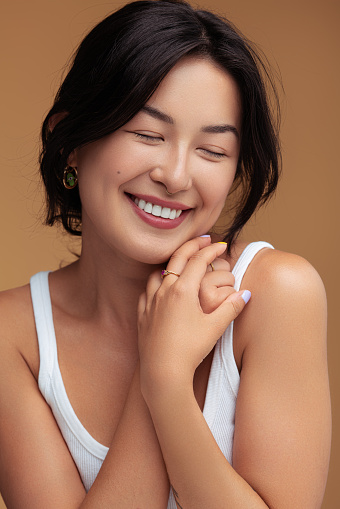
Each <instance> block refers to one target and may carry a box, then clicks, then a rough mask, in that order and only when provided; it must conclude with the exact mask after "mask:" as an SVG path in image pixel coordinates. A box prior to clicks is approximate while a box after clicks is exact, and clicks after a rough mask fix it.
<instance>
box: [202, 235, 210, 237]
mask: <svg viewBox="0 0 340 509" xmlns="http://www.w3.org/2000/svg"><path fill="white" fill-rule="evenodd" d="M200 237H210V235H200Z"/></svg>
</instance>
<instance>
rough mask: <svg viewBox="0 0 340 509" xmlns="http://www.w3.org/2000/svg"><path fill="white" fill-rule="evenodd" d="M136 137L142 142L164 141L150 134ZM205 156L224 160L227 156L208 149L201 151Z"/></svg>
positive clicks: (136, 134) (140, 134) (139, 134)
mask: <svg viewBox="0 0 340 509" xmlns="http://www.w3.org/2000/svg"><path fill="white" fill-rule="evenodd" d="M134 135H135V136H136V137H137V138H141V139H142V140H148V141H157V140H163V138H161V137H158V136H150V135H149V134H142V133H134ZM200 150H201V151H202V152H204V153H205V154H207V155H209V156H210V157H215V158H216V159H222V158H223V157H226V154H223V153H221V152H213V151H212V150H207V149H206V148H201V149H200Z"/></svg>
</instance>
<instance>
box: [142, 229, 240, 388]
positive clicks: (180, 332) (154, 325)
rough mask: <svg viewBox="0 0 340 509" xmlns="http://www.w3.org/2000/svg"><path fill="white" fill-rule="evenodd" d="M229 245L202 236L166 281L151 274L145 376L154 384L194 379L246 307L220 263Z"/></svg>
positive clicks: (145, 299)
mask: <svg viewBox="0 0 340 509" xmlns="http://www.w3.org/2000/svg"><path fill="white" fill-rule="evenodd" d="M225 249H226V244H224V243H215V244H211V240H210V238H202V237H198V238H195V239H192V240H190V241H188V242H186V243H185V244H183V245H182V246H181V247H180V248H179V249H178V250H177V251H175V253H174V254H173V255H172V257H171V259H170V261H169V263H168V265H167V270H169V271H173V272H175V273H177V274H180V277H178V276H177V275H174V274H169V275H167V276H166V277H165V278H164V279H162V278H161V275H160V272H159V271H157V272H154V273H153V274H151V276H150V278H149V280H148V283H147V287H146V291H145V293H143V294H142V295H141V296H140V300H139V305H138V344H139V354H140V363H141V372H143V373H144V374H145V373H147V374H148V375H151V376H152V378H153V379H154V380H159V379H160V377H162V378H163V379H164V377H166V378H167V379H168V380H169V382H171V380H175V379H176V380H178V379H180V380H187V381H188V380H191V381H192V379H193V376H194V373H195V370H196V368H197V366H198V365H199V364H200V363H201V362H202V360H203V359H204V358H205V357H206V356H207V355H208V354H209V352H210V351H211V350H212V349H213V347H214V345H215V344H216V342H217V340H218V339H219V337H220V336H221V335H222V334H223V332H224V331H225V330H226V328H227V327H228V325H229V324H230V323H231V322H232V321H233V320H234V319H235V318H236V317H237V316H238V314H239V313H240V312H241V311H242V310H243V308H244V306H245V300H244V298H242V295H243V294H244V291H239V292H236V291H235V289H234V287H233V285H234V282H235V280H234V276H233V274H232V273H231V272H230V266H229V264H228V262H227V261H225V260H222V259H219V260H217V261H216V263H215V266H216V270H215V271H211V268H210V267H209V265H210V263H212V262H214V260H216V258H218V257H219V256H221V255H222V254H223V252H224V251H225Z"/></svg>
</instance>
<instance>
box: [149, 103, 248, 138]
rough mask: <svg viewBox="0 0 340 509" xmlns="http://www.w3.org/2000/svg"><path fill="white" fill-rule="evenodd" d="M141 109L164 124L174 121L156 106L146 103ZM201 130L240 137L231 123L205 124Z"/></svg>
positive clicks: (172, 123) (173, 122)
mask: <svg viewBox="0 0 340 509" xmlns="http://www.w3.org/2000/svg"><path fill="white" fill-rule="evenodd" d="M141 111H144V112H145V113H147V114H148V115H150V116H151V117H153V118H156V119H157V120H161V121H162V122H165V123H166V124H171V125H174V124H175V121H174V119H173V118H172V117H170V116H169V115H167V114H166V113H163V112H162V111H160V110H158V109H157V108H154V107H152V106H148V105H147V104H146V105H145V106H143V108H142V109H141ZM201 132H203V133H233V134H235V136H236V138H239V137H240V134H239V132H238V130H237V129H236V127H235V126H233V125H231V124H218V125H206V126H203V127H201Z"/></svg>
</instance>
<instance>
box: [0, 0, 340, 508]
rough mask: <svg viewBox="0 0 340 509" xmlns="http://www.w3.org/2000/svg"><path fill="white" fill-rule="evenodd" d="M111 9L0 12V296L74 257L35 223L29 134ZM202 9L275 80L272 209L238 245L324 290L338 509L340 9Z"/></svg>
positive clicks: (227, 4)
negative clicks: (218, 17)
mask: <svg viewBox="0 0 340 509" xmlns="http://www.w3.org/2000/svg"><path fill="white" fill-rule="evenodd" d="M119 5H122V4H121V3H120V2H118V1H112V2H106V3H103V2H100V1H98V0H48V1H46V0H30V1H29V2H27V1H26V0H11V2H6V3H3V4H2V8H1V18H0V34H1V36H0V37H1V45H0V47H1V53H2V55H1V56H2V60H1V61H2V62H3V63H2V73H1V75H2V79H1V81H2V93H1V123H0V129H1V135H0V143H1V149H0V165H1V166H0V168H1V170H0V171H1V186H0V226H1V237H0V239H1V240H0V242H1V248H0V290H1V289H6V288H9V287H11V286H15V285H21V284H24V283H27V281H28V279H29V277H30V276H31V275H32V274H33V273H35V272H37V271H39V270H45V269H54V268H56V267H57V266H58V264H59V262H60V260H64V261H67V260H71V259H72V255H70V253H69V251H68V249H67V247H66V246H67V242H66V240H67V239H65V238H64V237H63V236H62V235H61V234H60V233H58V231H56V230H55V229H49V228H47V227H43V226H41V224H40V218H39V216H41V207H42V199H41V196H42V193H41V189H40V188H39V185H38V177H37V174H36V171H37V164H36V158H37V147H38V134H39V128H40V124H41V121H42V118H43V116H44V114H45V113H46V112H47V110H48V108H49V106H50V104H51V101H52V97H53V94H54V93H55V91H56V89H57V87H58V84H59V80H60V76H61V71H62V68H63V66H64V64H65V62H66V61H67V59H68V57H69V56H70V54H71V52H72V50H73V48H74V47H75V46H76V44H77V42H78V41H79V40H80V39H81V38H82V36H83V35H84V33H85V32H87V30H88V29H89V27H91V26H92V25H93V24H94V23H96V22H97V21H99V20H100V19H101V18H102V17H103V16H104V15H106V14H107V13H109V12H110V11H111V10H114V9H115V8H116V7H118V6H119ZM200 5H204V6H206V7H208V8H212V9H215V10H218V11H220V12H222V13H225V14H226V15H227V16H228V17H229V18H230V19H231V20H232V21H233V22H234V23H235V24H236V25H238V26H239V27H240V28H241V30H242V31H243V32H244V33H245V34H246V35H247V36H249V37H250V38H251V39H254V40H255V41H257V42H258V43H259V44H260V46H261V47H262V49H263V50H264V51H265V53H266V54H267V55H268V56H269V59H270V60H271V61H272V62H273V63H274V64H275V62H276V63H277V65H278V66H279V68H280V71H281V75H282V79H283V83H284V87H285V99H284V103H283V129H282V141H283V156H284V176H283V178H282V181H281V187H280V188H279V192H278V195H277V197H276V199H275V200H274V201H273V202H272V203H271V204H270V206H268V207H267V209H266V210H265V211H264V213H260V214H258V217H257V220H256V222H255V221H253V222H252V224H251V225H250V227H248V228H247V231H246V237H247V238H249V240H259V239H261V240H267V241H270V242H272V243H273V244H274V246H276V247H277V248H279V249H282V250H285V251H292V252H295V253H298V254H300V255H302V256H304V257H305V258H307V259H308V260H309V261H310V262H311V263H312V264H313V265H314V266H315V267H316V268H317V270H318V271H319V273H320V274H321V276H322V278H323V281H324V283H325V285H326V289H327V293H328V301H329V367H330V379H331V390H332V398H333V419H334V424H333V429H334V433H333V453H332V459H331V467H330V474H329V481H328V486H327V490H326V496H325V500H324V504H323V506H322V507H323V509H336V508H337V507H340V492H339V489H338V476H339V471H340V457H339V452H340V451H339V450H340V444H339V441H340V434H339V425H340V410H339V405H338V403H339V378H340V370H339V369H338V362H339V352H340V347H339V342H338V340H337V339H338V333H337V332H338V330H337V326H338V323H339V322H338V320H337V317H338V315H339V312H338V310H337V304H338V303H337V291H338V287H339V279H338V276H339V269H338V258H339V257H338V256H337V249H339V247H340V246H339V238H338V220H337V216H338V203H339V196H338V191H339V189H340V179H339V174H340V171H339V163H338V150H339V144H340V142H339V134H340V133H339V129H338V125H339V118H340V108H339V105H340V103H339V90H340V83H339V81H340V80H339V24H340V23H339V22H340V19H339V18H340V16H339V14H340V8H339V7H340V4H339V1H338V0H284V1H283V0H282V1H280V2H279V1H276V0H256V1H254V0H228V1H223V0H205V1H204V2H203V1H202V3H201V4H200ZM72 247H73V248H74V247H75V246H74V244H73V246H72ZM18 318H20V317H18ZM2 507H4V506H3V505H2V503H1V501H0V509H1V508H2ZM18 509H19V508H18Z"/></svg>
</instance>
